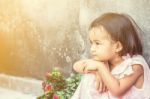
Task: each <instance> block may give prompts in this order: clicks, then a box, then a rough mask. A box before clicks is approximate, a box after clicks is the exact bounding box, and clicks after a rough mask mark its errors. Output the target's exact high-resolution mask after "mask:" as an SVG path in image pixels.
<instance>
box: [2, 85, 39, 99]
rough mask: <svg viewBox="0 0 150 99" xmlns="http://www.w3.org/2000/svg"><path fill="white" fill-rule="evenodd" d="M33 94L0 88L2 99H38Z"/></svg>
mask: <svg viewBox="0 0 150 99" xmlns="http://www.w3.org/2000/svg"><path fill="white" fill-rule="evenodd" d="M36 97H37V96H35V95H33V94H24V93H21V92H17V91H14V90H11V89H6V88H2V87H0V99H36Z"/></svg>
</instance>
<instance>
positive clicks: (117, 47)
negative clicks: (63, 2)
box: [115, 41, 123, 52]
mask: <svg viewBox="0 0 150 99" xmlns="http://www.w3.org/2000/svg"><path fill="white" fill-rule="evenodd" d="M115 47H116V49H115V52H120V51H121V50H122V49H123V46H122V44H121V42H120V41H117V42H116V46H115Z"/></svg>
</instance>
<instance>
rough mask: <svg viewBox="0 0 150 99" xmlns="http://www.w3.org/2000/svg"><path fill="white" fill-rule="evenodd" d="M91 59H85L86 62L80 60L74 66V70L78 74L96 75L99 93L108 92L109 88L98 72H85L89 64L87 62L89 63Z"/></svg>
mask: <svg viewBox="0 0 150 99" xmlns="http://www.w3.org/2000/svg"><path fill="white" fill-rule="evenodd" d="M89 60H90V59H85V60H80V61H77V62H76V63H75V64H74V65H73V69H74V70H75V71H76V72H78V73H84V74H86V73H93V74H95V77H96V82H95V83H96V89H97V90H98V91H99V92H105V91H107V88H106V86H105V85H104V83H103V81H102V79H101V77H100V75H99V73H98V72H97V71H91V72H87V71H86V70H85V68H86V66H87V64H86V62H87V61H89Z"/></svg>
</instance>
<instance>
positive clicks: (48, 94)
mask: <svg viewBox="0 0 150 99" xmlns="http://www.w3.org/2000/svg"><path fill="white" fill-rule="evenodd" d="M80 79H81V75H80V74H71V75H70V76H69V77H68V78H65V77H64V75H63V74H62V73H61V72H60V71H59V70H58V69H54V70H52V71H51V72H48V73H46V75H45V80H44V81H43V83H42V87H43V91H44V94H43V95H41V96H40V97H38V98H37V99H70V98H71V96H72V95H73V93H74V92H75V90H76V88H77V86H78V84H79V82H80Z"/></svg>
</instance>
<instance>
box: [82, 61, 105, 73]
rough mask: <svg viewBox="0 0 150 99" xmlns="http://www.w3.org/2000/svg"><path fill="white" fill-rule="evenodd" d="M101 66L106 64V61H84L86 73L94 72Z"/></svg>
mask: <svg viewBox="0 0 150 99" xmlns="http://www.w3.org/2000/svg"><path fill="white" fill-rule="evenodd" d="M99 66H105V64H104V62H100V61H95V60H92V59H87V60H84V62H83V71H84V72H85V73H90V72H94V71H97V70H98V67H99Z"/></svg>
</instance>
